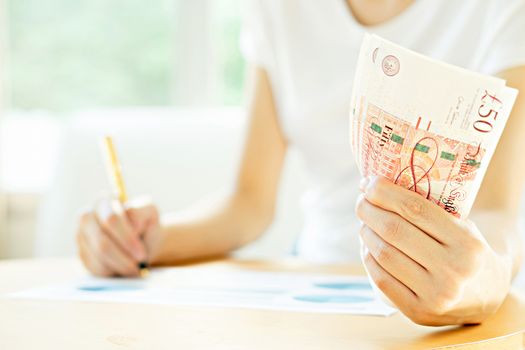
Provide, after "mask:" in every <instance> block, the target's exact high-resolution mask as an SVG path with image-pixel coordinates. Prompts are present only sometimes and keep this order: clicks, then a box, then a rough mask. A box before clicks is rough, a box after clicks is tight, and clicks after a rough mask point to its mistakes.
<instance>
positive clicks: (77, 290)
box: [9, 268, 396, 316]
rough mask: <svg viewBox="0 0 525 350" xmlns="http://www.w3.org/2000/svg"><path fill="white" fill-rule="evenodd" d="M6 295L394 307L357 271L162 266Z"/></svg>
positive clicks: (374, 309)
mask: <svg viewBox="0 0 525 350" xmlns="http://www.w3.org/2000/svg"><path fill="white" fill-rule="evenodd" d="M9 297H13V298H29V299H47V300H73V301H75V300H76V301H91V302H114V303H142V304H161V305H200V306H209V307H234V308H251V309H266V310H286V311H297V312H310V313H337V314H353V315H378V316H388V315H391V314H393V313H394V312H395V311H396V310H395V309H393V308H391V307H389V306H387V305H385V304H384V303H383V302H382V301H381V300H379V299H378V298H377V297H376V296H375V295H374V292H373V290H372V288H371V286H370V284H369V283H368V280H367V278H366V277H363V276H348V275H318V274H304V273H288V272H287V273H284V272H261V271H246V270H242V271H241V270H240V271H228V272H227V273H222V272H220V271H218V272H217V273H216V274H206V275H205V276H204V275H203V276H201V275H199V271H198V270H192V269H184V268H165V269H157V270H155V271H153V272H152V273H151V275H150V276H149V277H148V278H146V279H105V278H94V277H86V278H83V279H79V280H77V281H72V282H70V283H66V284H57V285H49V286H43V287H38V288H34V289H29V290H24V291H20V292H16V293H13V294H10V295H9Z"/></svg>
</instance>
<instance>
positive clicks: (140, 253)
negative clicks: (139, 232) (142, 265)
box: [133, 241, 146, 261]
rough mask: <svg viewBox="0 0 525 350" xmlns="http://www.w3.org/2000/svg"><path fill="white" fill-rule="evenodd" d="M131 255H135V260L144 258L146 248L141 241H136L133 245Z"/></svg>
mask: <svg viewBox="0 0 525 350" xmlns="http://www.w3.org/2000/svg"><path fill="white" fill-rule="evenodd" d="M133 255H135V259H136V260H137V261H144V260H146V250H145V249H144V246H143V245H142V243H141V242H138V241H137V243H136V244H135V245H134V248H133Z"/></svg>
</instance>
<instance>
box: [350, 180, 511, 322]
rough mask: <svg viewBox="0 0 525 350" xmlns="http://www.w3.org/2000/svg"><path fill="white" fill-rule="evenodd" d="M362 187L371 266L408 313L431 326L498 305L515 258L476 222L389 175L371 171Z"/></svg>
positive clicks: (360, 208) (360, 209)
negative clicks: (499, 249)
mask: <svg viewBox="0 0 525 350" xmlns="http://www.w3.org/2000/svg"><path fill="white" fill-rule="evenodd" d="M361 191H362V192H363V195H362V196H361V197H360V199H359V200H358V203H357V208H356V211H357V215H358V217H359V219H361V220H362V222H363V224H362V226H361V230H360V236H361V239H362V241H363V243H364V244H365V246H366V247H367V250H368V252H367V253H366V255H365V257H364V262H365V264H366V268H367V271H368V273H369V274H370V276H371V278H372V279H373V280H374V281H375V283H376V285H377V286H378V287H379V288H380V289H381V290H382V291H383V292H384V293H385V295H386V296H387V297H388V298H390V300H392V301H393V302H394V303H395V304H396V306H397V307H398V308H399V309H400V310H401V311H402V312H403V313H404V314H405V315H407V316H408V317H410V318H411V319H412V320H413V321H415V322H417V323H419V324H424V325H444V324H465V323H479V322H481V321H482V320H483V319H484V318H486V317H487V316H488V315H490V314H492V313H494V312H495V311H496V310H497V309H498V307H499V305H500V304H501V302H502V301H503V299H504V298H505V295H506V293H507V290H508V288H509V286H510V282H511V270H512V269H511V268H510V266H509V265H510V261H509V259H507V258H505V257H502V256H500V255H498V254H497V253H496V252H494V251H493V250H492V248H491V247H490V245H489V244H488V243H487V242H486V240H485V239H484V238H483V236H482V235H481V233H480V232H479V230H478V229H477V227H476V226H475V225H474V224H473V223H472V222H470V221H468V220H460V219H458V218H456V217H454V216H453V215H450V214H449V213H447V212H446V211H445V210H443V209H442V208H440V207H439V206H437V205H435V204H434V203H432V202H430V201H428V200H426V199H425V198H424V197H422V196H421V195H419V194H417V193H415V192H413V191H410V190H407V189H405V188H402V187H400V186H397V185H395V184H393V183H391V182H390V181H388V180H386V179H385V178H382V177H373V178H371V179H369V178H365V180H363V183H362V186H361ZM490 285H500V286H505V287H506V288H490Z"/></svg>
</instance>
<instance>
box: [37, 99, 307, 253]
mask: <svg viewBox="0 0 525 350" xmlns="http://www.w3.org/2000/svg"><path fill="white" fill-rule="evenodd" d="M244 124H245V123H244V118H243V116H242V112H241V111H240V110H239V109H220V110H217V109H187V110H181V109H172V108H133V109H125V110H99V111H93V112H88V113H82V114H79V115H77V116H75V117H73V118H72V119H71V120H70V121H69V122H68V124H67V126H66V127H65V128H64V135H63V137H62V142H61V151H60V155H59V160H58V162H57V169H56V172H55V176H54V180H53V184H52V186H51V189H50V190H49V192H48V193H47V194H46V195H45V197H44V199H43V202H42V205H41V209H40V212H39V218H38V225H37V232H36V239H35V253H36V255H37V256H56V255H71V254H74V253H75V244H74V233H75V227H76V219H77V214H78V212H79V210H80V209H81V208H83V207H85V206H88V205H91V204H92V203H94V201H95V200H97V198H100V197H101V196H104V195H107V194H108V193H109V191H110V187H109V183H108V179H107V177H106V169H105V168H104V160H103V158H102V156H101V153H100V138H101V137H102V136H103V135H105V134H110V135H112V136H113V137H114V140H115V143H116V147H117V151H118V154H119V157H120V159H121V163H122V164H121V165H122V168H123V174H124V178H125V181H126V185H127V188H128V192H129V195H130V196H131V197H132V196H137V195H150V196H151V197H152V199H153V200H154V201H155V203H157V204H158V205H159V206H160V208H161V210H162V211H171V210H178V209H180V208H184V207H185V206H187V205H190V204H192V203H193V202H194V201H196V200H200V199H202V198H204V197H206V196H209V195H210V194H213V193H214V192H217V191H220V190H224V189H227V188H228V186H230V185H231V184H232V181H233V179H234V175H235V171H236V167H237V162H238V158H239V155H240V150H241V148H242V143H243V140H244ZM303 183H304V180H303V177H302V173H301V171H300V166H299V165H298V161H297V159H295V157H293V154H292V156H291V157H289V159H288V161H287V167H286V171H285V176H284V179H283V181H282V186H281V188H282V190H281V191H280V198H279V205H278V213H277V219H276V221H275V223H274V224H273V225H272V227H271V229H270V230H269V231H268V233H267V234H265V235H264V237H263V238H262V239H260V240H258V241H257V242H255V243H254V244H252V245H251V246H249V247H247V248H245V249H243V250H242V251H241V252H240V253H241V254H243V255H248V256H257V257H276V256H282V255H285V254H287V253H288V252H289V251H290V249H291V246H292V245H293V242H294V240H295V237H296V235H297V233H298V232H299V230H300V225H301V213H300V210H299V205H298V197H299V194H300V192H301V191H302V186H303V185H302V184H303Z"/></svg>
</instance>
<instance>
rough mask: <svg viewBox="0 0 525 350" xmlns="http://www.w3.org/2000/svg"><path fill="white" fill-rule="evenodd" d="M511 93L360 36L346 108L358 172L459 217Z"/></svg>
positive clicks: (498, 83) (491, 80)
mask: <svg viewBox="0 0 525 350" xmlns="http://www.w3.org/2000/svg"><path fill="white" fill-rule="evenodd" d="M517 93H518V92H517V90H515V89H512V88H509V87H507V86H506V85H505V81H504V80H501V79H498V78H495V77H491V76H485V75H481V74H478V73H475V72H472V71H468V70H466V69H463V68H459V67H456V66H453V65H450V64H446V63H443V62H439V61H437V60H433V59H431V58H428V57H426V56H423V55H421V54H418V53H416V52H413V51H410V50H408V49H406V48H403V47H401V46H399V45H396V44H394V43H391V42H389V41H387V40H384V39H382V38H380V37H378V36H376V35H368V34H367V35H365V38H364V40H363V44H362V46H361V51H360V54H359V60H358V63H357V68H356V75H355V81H354V87H353V94H352V102H351V108H350V118H351V120H350V141H351V145H352V150H353V153H354V156H355V158H356V162H357V164H358V167H359V170H360V171H361V174H362V175H363V176H369V175H381V176H384V177H386V178H388V179H390V180H391V181H392V182H394V183H396V184H399V185H400V186H403V187H405V188H408V189H410V190H413V191H416V192H418V193H419V194H421V195H422V196H424V197H425V198H427V199H428V200H430V201H432V202H434V203H436V204H438V205H439V206H441V207H442V208H444V209H445V210H446V211H447V212H449V213H451V214H452V215H454V216H456V217H466V216H467V215H468V213H469V211H470V209H471V208H472V205H473V203H474V200H475V197H476V194H477V192H478V190H479V187H480V185H481V181H482V180H483V176H484V174H485V172H486V170H487V168H488V165H489V162H490V159H491V157H492V155H493V153H494V151H495V149H496V145H497V143H498V140H499V138H500V136H501V134H502V132H503V128H504V127H505V123H506V122H507V119H508V117H509V114H510V112H511V109H512V106H513V104H514V101H515V99H516V96H517Z"/></svg>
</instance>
